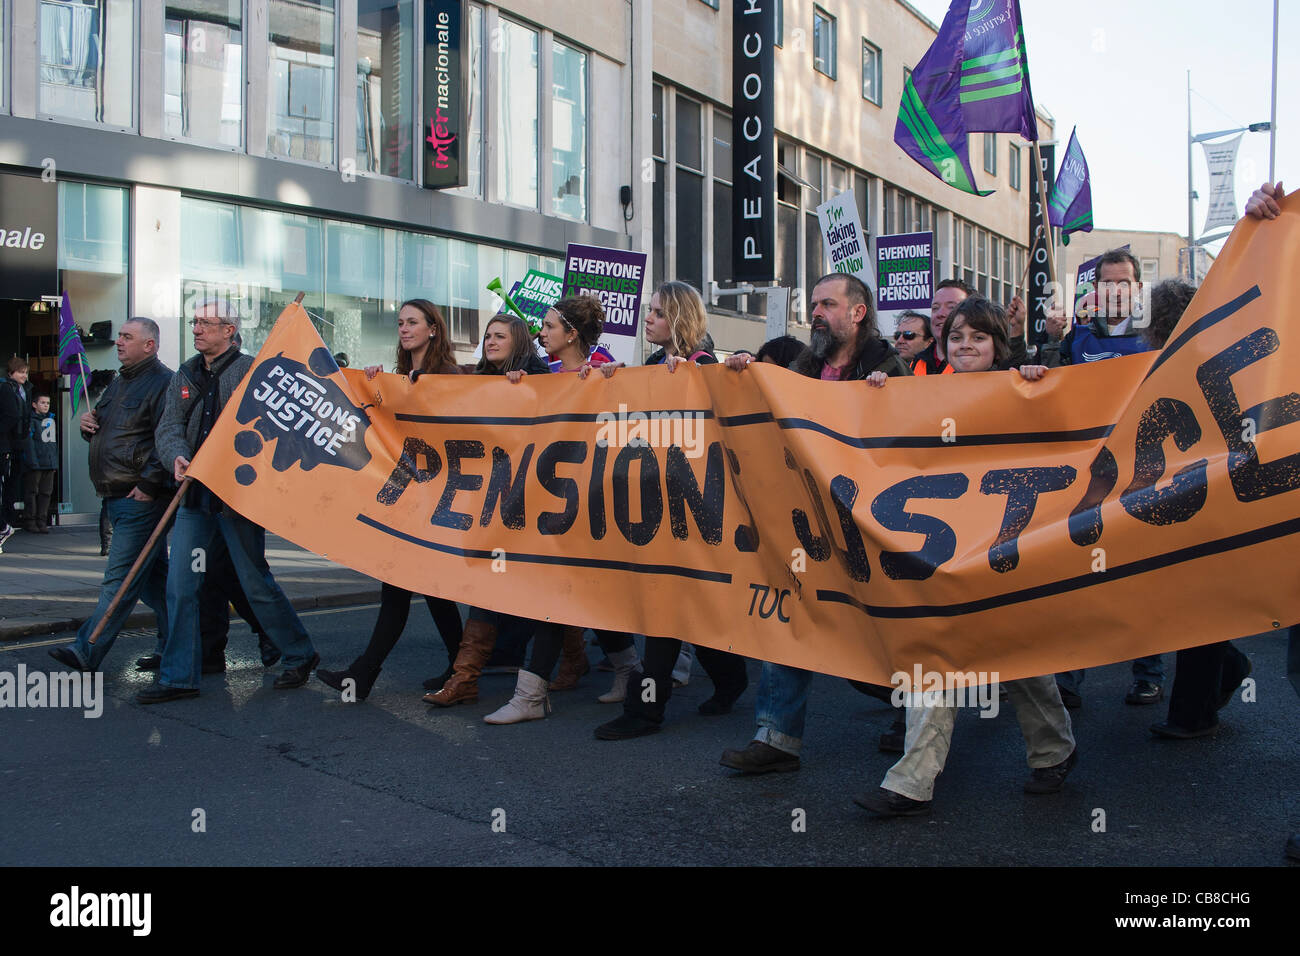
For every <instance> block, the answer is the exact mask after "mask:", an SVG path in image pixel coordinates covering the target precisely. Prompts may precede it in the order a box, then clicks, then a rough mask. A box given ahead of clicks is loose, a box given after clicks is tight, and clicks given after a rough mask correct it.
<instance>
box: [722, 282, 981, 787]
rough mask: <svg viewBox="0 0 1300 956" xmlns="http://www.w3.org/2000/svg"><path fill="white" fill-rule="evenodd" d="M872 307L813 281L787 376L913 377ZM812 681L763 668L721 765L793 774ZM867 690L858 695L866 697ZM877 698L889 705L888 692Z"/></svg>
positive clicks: (862, 297)
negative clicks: (741, 728) (802, 335)
mask: <svg viewBox="0 0 1300 956" xmlns="http://www.w3.org/2000/svg"><path fill="white" fill-rule="evenodd" d="M963 298H964V296H963ZM874 301H875V296H874V295H872V293H871V290H870V289H868V288H867V286H866V284H865V283H864V282H862V280H861V279H858V278H857V277H856V276H851V275H845V274H843V273H839V272H832V273H831V274H830V275H827V276H823V277H822V278H821V279H819V280H817V284H816V285H815V286H814V287H813V294H812V334H811V336H810V340H809V347H808V351H806V352H804V353H803V354H801V355H800V356H799V357H798V358H797V359H795V360H794V362H793V363H792V364H791V365H790V368H791V369H792V370H794V371H796V372H798V373H799V374H801V375H807V376H808V377H809V378H819V379H821V380H822V381H826V382H849V381H861V380H863V379H866V378H869V377H871V376H873V375H876V374H877V373H879V374H882V375H889V376H897V375H910V374H911V373H910V372H909V371H908V368H907V363H906V362H904V361H903V360H902V359H901V358H900V357H899V355H898V353H897V352H896V351H894V349H893V347H892V346H891V345H890V344H889V343H888V342H886V341H885V340H884V339H882V338H881V337H880V331H879V329H878V328H877V326H876V310H875V306H874ZM753 360H754V358H753V356H752V355H732V356H729V357H728V358H727V363H726V364H727V366H728V367H729V368H731V369H734V370H735V371H741V370H742V369H744V368H745V367H746V366H747V365H749V364H750V363H751V362H753ZM881 381H883V379H881ZM812 679H813V673H812V671H806V670H801V669H799V668H797V667H785V666H783V665H781V664H770V663H764V664H763V671H762V676H761V677H760V678H759V682H758V699H757V702H756V705H755V707H756V711H757V718H758V731H757V733H755V735H754V739H753V740H752V741H750V743H749V746H747V747H745V748H744V749H743V750H726V751H724V752H723V754H722V759H721V761H720V763H721V764H722V765H723V766H724V767H730V768H731V769H733V770H739V771H741V772H742V773H769V772H771V771H778V772H780V771H790V770H798V769H799V750H800V749H801V747H802V745H803V726H804V718H805V716H806V714H807V711H808V690H809V688H810V687H811V686H812ZM855 686H856V685H855ZM867 687H870V685H864V686H863V687H859V689H860V690H863V692H864V693H871V691H869V690H867V689H866V688H867ZM879 690H881V691H883V692H884V695H885V696H884V699H888V689H887V688H880V689H879ZM871 696H877V694H876V693H871ZM886 736H888V735H886ZM891 749H892V748H891Z"/></svg>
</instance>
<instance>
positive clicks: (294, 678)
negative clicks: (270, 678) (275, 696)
mask: <svg viewBox="0 0 1300 956" xmlns="http://www.w3.org/2000/svg"><path fill="white" fill-rule="evenodd" d="M319 663H320V655H319V654H313V655H312V656H311V660H309V661H306V662H305V663H302V664H299V665H298V666H297V667H290V668H289V669H288V670H287V671H285V672H284V673H283V674H281V675H280V676H279V677H277V678H276V679H275V683H274V684H272V685H271V686H272V687H274V688H275V689H276V690H291V689H292V688H294V687H301V686H302V685H303V684H305V683H307V678H309V677H311V672H312V671H313V670H315V669H316V665H317V664H319Z"/></svg>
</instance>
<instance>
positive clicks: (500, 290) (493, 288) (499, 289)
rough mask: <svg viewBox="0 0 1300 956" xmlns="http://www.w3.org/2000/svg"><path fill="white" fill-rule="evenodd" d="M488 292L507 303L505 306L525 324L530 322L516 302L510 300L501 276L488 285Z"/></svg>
mask: <svg viewBox="0 0 1300 956" xmlns="http://www.w3.org/2000/svg"><path fill="white" fill-rule="evenodd" d="M487 290H488V291H489V292H495V293H496V294H497V295H499V296H500V297H501V300H502V301H503V302H505V304H506V305H508V306H509V307H510V308H511V309H513V310H514V313H515V315H517V316H519V318H521V319H523V320H524V321H525V322H527V321H528V316H526V315H524V313H523V312H521V311H520V310H519V306H517V305H515V303H514V300H513V299H511V298H510V293H509V292H507V291H506V290H505V288H504V287H503V286H502V285H501V277H500V276H497V277H496V278H495V279H493V280H492V281H491V282H489V283H488V284H487Z"/></svg>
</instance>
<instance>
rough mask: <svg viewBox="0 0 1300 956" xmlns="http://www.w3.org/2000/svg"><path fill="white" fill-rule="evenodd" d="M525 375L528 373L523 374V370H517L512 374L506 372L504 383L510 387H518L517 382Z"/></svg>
mask: <svg viewBox="0 0 1300 956" xmlns="http://www.w3.org/2000/svg"><path fill="white" fill-rule="evenodd" d="M527 374H528V373H527V372H525V371H524V370H523V369H521V368H517V369H515V370H514V371H513V372H506V381H508V382H509V383H510V384H511V385H518V384H519V380H520V379H521V378H523V377H524V376H525V375H527Z"/></svg>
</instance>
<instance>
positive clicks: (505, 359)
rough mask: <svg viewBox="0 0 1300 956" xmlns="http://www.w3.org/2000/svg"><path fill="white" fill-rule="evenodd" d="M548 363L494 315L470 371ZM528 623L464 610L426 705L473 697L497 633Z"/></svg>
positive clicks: (511, 318)
mask: <svg viewBox="0 0 1300 956" xmlns="http://www.w3.org/2000/svg"><path fill="white" fill-rule="evenodd" d="M550 371H551V367H550V366H549V365H548V364H547V363H546V361H545V360H544V359H542V357H541V356H539V355H538V354H537V350H536V349H535V348H533V338H532V335H531V334H530V333H529V331H528V325H527V323H525V322H524V320H523V319H521V318H519V317H518V316H515V315H498V316H494V317H493V318H492V320H491V321H490V322H488V324H487V327H486V328H485V329H484V330H483V354H482V357H481V358H480V359H479V361H478V365H477V366H476V367H475V369H474V373H475V374H476V375H504V376H505V377H506V378H507V379H508V380H509V381H512V382H519V381H520V380H521V379H522V378H523V376H525V375H547V374H549V373H550ZM533 627H534V625H533V624H532V623H531V622H529V621H527V620H525V619H523V618H519V617H515V616H514V615H510V614H503V613H500V612H498V611H486V610H483V609H481V608H470V610H469V618H468V620H466V622H465V626H464V629H463V632H462V634H461V639H460V647H459V649H458V650H457V652H456V655H455V657H454V658H453V659H452V665H451V671H452V673H451V675H450V676H449V677H447V678H446V679H445V680H444V681H443V682H442V686H441V687H434V686H430V685H431V684H433V683H435V682H436V679H431V680H430V681H427V682H426V683H425V687H426V688H427V689H428V690H429V691H430V693H427V694H425V695H424V698H423V699H424V702H425V703H426V704H433V705H434V706H436V707H454V706H455V705H457V704H472V703H474V702H475V701H477V700H478V679H479V676H480V675H481V674H482V672H483V668H484V667H485V666H486V664H487V662H488V660H489V658H491V656H492V649H493V647H495V646H496V642H497V636H498V634H500V633H503V632H509V633H511V634H512V636H514V635H518V636H520V637H521V638H522V639H523V640H526V639H527V637H528V635H529V634H531V632H532V630H533Z"/></svg>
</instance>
